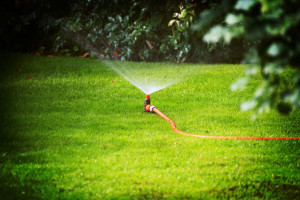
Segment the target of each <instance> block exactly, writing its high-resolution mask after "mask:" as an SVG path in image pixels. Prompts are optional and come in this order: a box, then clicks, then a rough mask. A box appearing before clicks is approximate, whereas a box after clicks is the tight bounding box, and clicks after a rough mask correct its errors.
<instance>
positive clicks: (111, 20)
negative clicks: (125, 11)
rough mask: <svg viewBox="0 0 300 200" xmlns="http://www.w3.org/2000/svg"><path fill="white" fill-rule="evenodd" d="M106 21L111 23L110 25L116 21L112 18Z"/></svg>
mask: <svg viewBox="0 0 300 200" xmlns="http://www.w3.org/2000/svg"><path fill="white" fill-rule="evenodd" d="M108 21H110V22H112V23H115V22H116V20H115V19H114V18H112V17H108Z"/></svg>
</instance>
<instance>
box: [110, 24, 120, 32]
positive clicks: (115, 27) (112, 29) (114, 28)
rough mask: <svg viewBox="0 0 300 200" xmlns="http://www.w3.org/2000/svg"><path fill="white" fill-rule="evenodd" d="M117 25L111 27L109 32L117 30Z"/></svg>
mask: <svg viewBox="0 0 300 200" xmlns="http://www.w3.org/2000/svg"><path fill="white" fill-rule="evenodd" d="M118 26H119V25H118V24H114V25H113V26H112V27H111V29H110V31H114V30H116V29H117V28H118Z"/></svg>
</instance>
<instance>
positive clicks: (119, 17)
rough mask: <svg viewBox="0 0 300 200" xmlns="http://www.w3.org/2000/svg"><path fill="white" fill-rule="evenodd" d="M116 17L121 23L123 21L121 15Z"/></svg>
mask: <svg viewBox="0 0 300 200" xmlns="http://www.w3.org/2000/svg"><path fill="white" fill-rule="evenodd" d="M116 19H117V21H118V22H119V23H122V17H121V16H120V15H117V17H116Z"/></svg>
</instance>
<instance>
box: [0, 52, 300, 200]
mask: <svg viewBox="0 0 300 200" xmlns="http://www.w3.org/2000/svg"><path fill="white" fill-rule="evenodd" d="M1 62H2V63H1V72H0V78H1V79H0V90H1V94H0V113H1V121H0V128H1V129H0V134H1V136H0V140H1V141H0V145H1V146H0V153H1V154H0V179H1V180H0V190H1V191H0V199H216V198H225V199H227V198H228V199H229V198H234V199H235V198H246V199H254V198H263V199H298V198H299V195H300V171H299V167H300V159H299V157H300V148H299V147H300V142H299V141H298V140H282V141H257V140H214V139H199V138H193V137H184V136H181V135H178V134H176V133H175V132H173V131H172V129H171V127H170V125H169V123H168V122H166V121H164V120H163V119H161V118H160V117H159V116H157V115H155V114H150V113H144V112H143V100H144V94H143V93H142V92H141V91H139V90H138V89H136V88H135V87H134V86H132V85H131V84H130V83H128V82H127V81H126V80H124V79H123V78H122V77H121V76H118V75H117V74H116V73H114V72H113V71H111V70H110V69H109V68H107V67H105V66H104V65H103V64H101V63H100V62H99V61H97V60H90V59H78V58H66V57H52V58H47V57H38V56H31V55H18V54H10V55H4V56H2V58H1ZM149 65H150V64H149ZM157 66H158V67H159V65H157ZM183 67H187V68H189V67H190V68H191V69H195V68H197V69H200V70H196V71H195V73H193V75H191V76H189V77H188V78H187V79H185V80H184V81H182V82H180V83H178V84H176V85H172V86H170V87H168V88H165V89H163V90H161V91H158V92H156V93H154V94H152V95H151V101H152V103H153V104H154V105H155V106H157V108H158V109H160V110H161V111H162V112H164V113H165V114H166V115H167V116H168V117H170V118H171V119H173V120H174V121H175V123H176V124H177V127H178V128H179V129H180V130H182V131H185V132H189V133H193V134H207V135H224V136H300V113H299V111H298V112H293V113H291V114H290V115H289V116H281V115H279V114H277V113H276V112H274V111H272V112H270V113H269V114H264V115H261V116H259V117H258V119H257V120H256V121H251V115H252V113H245V112H240V111H239V105H240V103H241V102H242V101H243V100H247V99H249V98H250V97H251V95H252V92H253V91H254V90H255V88H256V86H257V85H258V84H259V82H260V81H261V80H260V78H259V77H258V78H257V79H256V80H255V81H253V82H251V84H250V86H249V89H248V90H247V91H244V92H238V93H233V92H231V91H230V90H229V86H230V84H231V83H232V82H234V81H235V80H236V79H237V78H238V77H239V76H241V75H242V74H243V71H244V67H243V66H241V65H198V66H196V65H183ZM18 68H20V69H21V72H17V71H16V70H17V69H18ZM175 75H176V73H175V72H174V76H175ZM28 77H32V79H31V80H28ZM112 80H114V81H112Z"/></svg>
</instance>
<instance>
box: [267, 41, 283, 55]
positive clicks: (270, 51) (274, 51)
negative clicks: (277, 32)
mask: <svg viewBox="0 0 300 200" xmlns="http://www.w3.org/2000/svg"><path fill="white" fill-rule="evenodd" d="M279 53H280V46H279V44H276V43H273V44H272V45H271V46H270V47H269V49H268V55H269V56H272V57H276V56H278V55H279Z"/></svg>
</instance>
